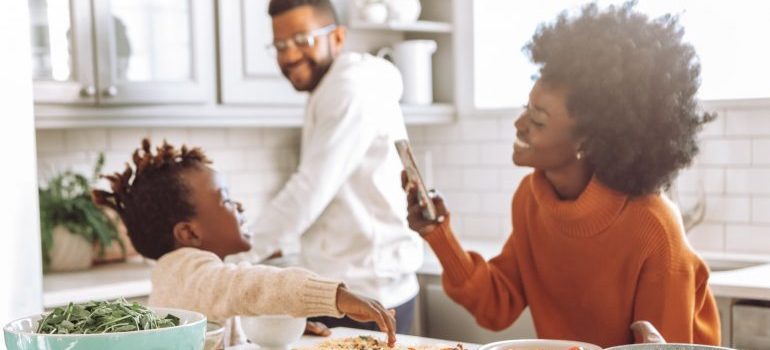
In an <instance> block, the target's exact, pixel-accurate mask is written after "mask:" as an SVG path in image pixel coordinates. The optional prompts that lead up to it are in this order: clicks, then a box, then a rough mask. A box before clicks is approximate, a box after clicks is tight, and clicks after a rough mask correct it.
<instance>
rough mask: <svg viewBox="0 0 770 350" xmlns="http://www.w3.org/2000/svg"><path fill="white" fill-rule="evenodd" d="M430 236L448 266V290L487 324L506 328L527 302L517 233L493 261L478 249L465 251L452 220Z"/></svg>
mask: <svg viewBox="0 0 770 350" xmlns="http://www.w3.org/2000/svg"><path fill="white" fill-rule="evenodd" d="M426 240H427V241H428V244H430V246H431V248H432V249H433V251H434V252H435V253H436V255H437V256H438V259H439V261H440V262H441V265H442V266H443V268H444V273H443V276H442V280H443V285H444V290H445V291H446V293H447V294H448V295H449V297H450V298H452V300H454V301H455V302H457V303H459V304H460V305H462V306H463V307H465V309H467V310H468V311H469V312H470V313H471V314H473V316H474V317H475V318H476V322H478V324H479V325H481V326H482V327H484V328H488V329H491V330H502V329H505V328H507V327H508V326H510V325H511V324H513V322H514V321H516V319H517V318H518V317H519V315H520V314H521V312H522V311H523V310H524V308H525V307H526V306H527V300H526V298H525V296H524V291H523V288H522V283H521V275H520V273H519V269H518V263H517V261H516V258H515V256H514V250H513V249H514V248H513V245H514V242H515V235H511V237H510V238H509V239H508V242H506V244H505V246H504V247H503V251H502V253H501V254H500V255H498V256H497V257H495V258H493V259H492V260H490V261H489V262H487V261H484V258H482V257H481V255H479V254H477V253H475V252H465V251H463V250H462V248H461V247H460V243H459V242H458V241H457V238H455V236H454V234H453V233H452V230H451V228H450V226H449V222H448V220H447V221H445V222H444V223H443V224H442V225H441V226H439V227H438V228H437V229H436V230H435V231H434V232H432V233H430V234H429V235H428V236H427V237H426Z"/></svg>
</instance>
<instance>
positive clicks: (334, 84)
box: [252, 62, 401, 248]
mask: <svg viewBox="0 0 770 350" xmlns="http://www.w3.org/2000/svg"><path fill="white" fill-rule="evenodd" d="M329 74H330V75H331V74H332V73H329ZM324 79H329V80H328V81H323V82H322V86H320V87H319V91H317V94H318V95H317V96H314V97H315V98H316V101H315V105H311V107H312V110H311V111H310V113H312V116H313V118H312V125H311V126H308V125H306V126H305V130H304V132H305V133H306V136H305V137H304V139H303V145H302V149H303V153H302V157H301V159H300V163H299V166H298V169H297V171H296V172H295V173H294V174H293V175H292V176H291V177H290V179H289V180H288V182H287V183H286V184H285V185H284V187H283V189H282V190H281V191H280V192H279V193H278V195H277V196H276V197H275V198H274V199H273V200H272V201H271V202H270V204H269V205H268V206H267V207H266V208H265V209H264V211H263V212H262V213H261V214H260V216H259V218H258V219H257V220H256V222H255V224H254V225H253V229H252V232H253V233H254V237H255V239H257V240H260V241H262V242H260V243H259V244H255V246H264V240H265V237H269V238H268V239H267V241H268V242H270V241H272V242H273V245H274V246H275V247H276V248H277V247H279V246H280V242H281V241H291V240H295V239H297V238H298V237H299V236H300V235H302V233H303V232H305V231H306V230H307V229H308V227H310V225H311V224H312V223H313V222H315V221H316V220H317V219H318V217H319V216H320V215H321V213H322V212H323V211H324V209H325V208H326V207H327V206H328V204H329V203H330V202H331V201H332V199H333V198H334V197H335V195H336V194H337V193H338V192H339V190H340V188H341V187H342V186H343V184H344V183H345V182H346V181H347V180H348V178H349V177H350V176H351V174H352V173H353V172H354V171H355V170H356V169H357V168H359V167H360V166H361V165H362V162H363V160H364V157H365V155H366V153H367V151H368V149H369V147H370V146H371V145H372V143H373V141H374V139H375V138H377V137H387V136H386V135H381V134H384V132H383V128H382V127H381V126H380V123H383V121H384V119H386V118H388V117H392V114H391V113H401V110H400V106H399V104H398V99H399V97H400V93H401V86H400V75H399V74H398V71H397V70H395V68H392V66H391V67H389V66H385V65H384V64H381V63H379V62H373V63H371V64H368V65H362V66H361V67H357V68H354V69H350V70H348V71H346V72H345V73H343V74H338V75H335V76H327V77H325V78H324ZM373 82H374V83H373Z"/></svg>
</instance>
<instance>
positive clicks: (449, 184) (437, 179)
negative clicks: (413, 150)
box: [433, 166, 463, 193]
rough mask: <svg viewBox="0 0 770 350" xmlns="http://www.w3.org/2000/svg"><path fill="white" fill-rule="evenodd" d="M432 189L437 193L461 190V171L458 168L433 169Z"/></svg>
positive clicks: (435, 167)
mask: <svg viewBox="0 0 770 350" xmlns="http://www.w3.org/2000/svg"><path fill="white" fill-rule="evenodd" d="M433 187H435V188H436V189H437V190H438V191H439V192H442V193H443V192H445V191H452V190H462V189H463V170H462V168H460V167H437V166H434V168H433Z"/></svg>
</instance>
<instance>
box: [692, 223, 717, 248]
mask: <svg viewBox="0 0 770 350" xmlns="http://www.w3.org/2000/svg"><path fill="white" fill-rule="evenodd" d="M687 240H688V241H689V242H690V244H691V245H692V246H693V248H695V250H697V251H709V252H722V251H724V249H725V225H723V224H700V225H698V226H695V227H694V228H693V229H692V230H690V231H689V232H687Z"/></svg>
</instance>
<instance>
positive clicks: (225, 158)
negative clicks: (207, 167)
mask: <svg viewBox="0 0 770 350" xmlns="http://www.w3.org/2000/svg"><path fill="white" fill-rule="evenodd" d="M206 156H208V158H209V159H210V160H211V161H212V167H213V168H214V169H216V170H217V171H220V172H229V171H240V170H246V164H245V162H244V160H245V156H244V154H243V151H241V150H238V149H230V150H215V151H207V152H206Z"/></svg>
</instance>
